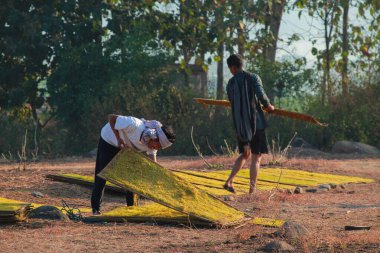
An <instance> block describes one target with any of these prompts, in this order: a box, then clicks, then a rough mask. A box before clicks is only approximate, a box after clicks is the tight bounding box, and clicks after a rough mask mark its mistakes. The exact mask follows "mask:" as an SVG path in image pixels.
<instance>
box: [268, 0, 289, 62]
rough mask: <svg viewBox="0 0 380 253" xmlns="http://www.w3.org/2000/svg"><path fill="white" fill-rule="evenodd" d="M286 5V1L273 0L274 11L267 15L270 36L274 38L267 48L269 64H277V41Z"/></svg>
mask: <svg viewBox="0 0 380 253" xmlns="http://www.w3.org/2000/svg"><path fill="white" fill-rule="evenodd" d="M285 5H286V0H281V1H278V0H273V1H272V9H271V10H269V15H267V18H268V22H267V23H268V26H269V31H270V35H271V36H272V38H271V39H270V42H269V43H268V46H267V48H266V60H267V61H268V62H275V60H276V50H277V41H278V35H279V32H280V25H281V19H282V13H283V12H284V8H285Z"/></svg>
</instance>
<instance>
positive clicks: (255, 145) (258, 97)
mask: <svg viewBox="0 0 380 253" xmlns="http://www.w3.org/2000/svg"><path fill="white" fill-rule="evenodd" d="M227 65H228V68H229V69H230V71H231V74H232V75H233V77H232V78H231V79H230V80H229V81H228V85H227V95H228V100H229V101H230V103H231V108H232V117H233V122H234V126H235V130H236V134H237V138H238V146H239V153H240V155H239V157H238V158H237V160H236V161H235V164H234V167H233V169H232V171H231V174H230V176H229V178H228V179H227V181H226V183H225V185H224V188H225V189H226V190H228V191H230V192H233V193H235V189H234V186H233V181H234V178H235V176H236V174H237V173H238V172H239V170H240V169H241V168H242V167H243V166H244V164H245V163H246V161H247V160H248V159H249V157H250V156H252V163H251V167H250V187H249V193H251V194H253V193H254V192H255V190H256V182H257V175H258V172H259V168H260V160H261V154H267V153H268V147H267V142H266V136H265V128H266V127H267V124H266V121H265V118H264V112H263V110H262V109H261V105H260V104H262V105H263V106H264V108H266V109H267V110H269V111H273V110H274V106H273V105H271V104H270V102H269V99H268V97H267V95H266V94H265V91H264V88H263V85H262V83H261V79H260V77H259V76H258V75H256V74H252V73H249V72H247V71H244V70H243V58H242V56H241V55H239V54H233V55H231V56H230V57H228V59H227ZM251 153H252V155H251Z"/></svg>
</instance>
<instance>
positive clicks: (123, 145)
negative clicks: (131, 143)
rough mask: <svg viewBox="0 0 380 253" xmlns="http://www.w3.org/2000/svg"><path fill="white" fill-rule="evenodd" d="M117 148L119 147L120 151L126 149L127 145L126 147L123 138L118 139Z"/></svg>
mask: <svg viewBox="0 0 380 253" xmlns="http://www.w3.org/2000/svg"><path fill="white" fill-rule="evenodd" d="M117 146H118V147H119V148H120V149H124V148H125V147H126V146H127V145H125V143H124V141H123V140H122V139H121V138H118V139H117Z"/></svg>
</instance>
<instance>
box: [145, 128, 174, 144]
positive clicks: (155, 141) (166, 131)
mask: <svg viewBox="0 0 380 253" xmlns="http://www.w3.org/2000/svg"><path fill="white" fill-rule="evenodd" d="M161 129H162V131H163V132H164V134H165V137H166V138H167V140H168V141H169V142H171V143H174V142H175V137H176V136H175V133H174V131H173V128H172V127H171V126H162V127H161ZM148 147H149V148H152V149H156V150H157V149H160V148H162V146H161V143H160V139H151V140H149V142H148Z"/></svg>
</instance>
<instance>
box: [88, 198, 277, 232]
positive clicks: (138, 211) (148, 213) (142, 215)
mask: <svg viewBox="0 0 380 253" xmlns="http://www.w3.org/2000/svg"><path fill="white" fill-rule="evenodd" d="M88 220H90V221H91V220H92V221H107V222H147V221H150V222H157V223H178V224H185V225H208V224H207V223H205V222H204V221H202V220H200V219H197V218H192V217H190V216H189V215H186V214H183V213H180V212H178V211H175V210H174V209H171V208H168V207H165V206H163V205H160V204H158V203H153V204H147V205H145V206H132V207H118V208H116V209H113V210H111V211H109V212H106V213H104V214H102V215H98V216H92V217H89V218H88ZM249 223H251V224H256V225H262V226H268V227H280V226H282V224H284V221H283V220H276V219H269V218H254V219H252V220H250V221H249Z"/></svg>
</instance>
